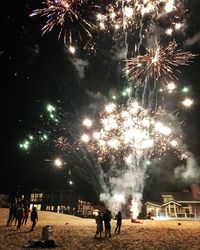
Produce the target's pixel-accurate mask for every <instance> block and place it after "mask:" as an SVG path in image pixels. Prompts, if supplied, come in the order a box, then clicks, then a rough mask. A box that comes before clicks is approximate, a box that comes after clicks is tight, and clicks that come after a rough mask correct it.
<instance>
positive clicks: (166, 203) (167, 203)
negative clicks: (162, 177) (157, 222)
mask: <svg viewBox="0 0 200 250" xmlns="http://www.w3.org/2000/svg"><path fill="white" fill-rule="evenodd" d="M171 203H173V204H176V205H177V206H179V207H181V204H179V203H178V202H177V201H168V202H165V203H163V204H162V207H165V206H167V205H169V204H171Z"/></svg>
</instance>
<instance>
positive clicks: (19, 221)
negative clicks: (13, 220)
mask: <svg viewBox="0 0 200 250" xmlns="http://www.w3.org/2000/svg"><path fill="white" fill-rule="evenodd" d="M23 216H24V209H23V207H22V205H20V206H19V207H18V209H17V229H20V228H21V225H22V219H23Z"/></svg>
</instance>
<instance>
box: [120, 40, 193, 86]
mask: <svg viewBox="0 0 200 250" xmlns="http://www.w3.org/2000/svg"><path fill="white" fill-rule="evenodd" d="M195 56H196V55H195V54H192V53H191V52H189V51H186V52H184V51H182V50H180V49H177V43H176V42H175V41H172V42H170V43H169V44H168V45H167V46H166V47H162V46H161V45H159V44H158V43H156V44H155V46H154V47H153V48H152V49H149V50H148V53H147V54H145V55H143V56H140V55H139V56H136V57H133V58H131V59H129V60H127V64H126V66H125V67H124V72H125V74H126V75H127V74H128V75H129V77H130V79H131V80H132V81H134V83H136V84H141V82H143V81H144V79H145V78H146V77H148V78H152V79H155V80H156V81H158V80H161V79H164V80H165V81H166V82H167V83H168V82H169V80H173V79H177V76H176V73H177V72H179V70H178V67H179V66H182V65H188V64H189V63H190V62H192V60H193V59H194V57H195Z"/></svg>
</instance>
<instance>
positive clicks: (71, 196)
mask: <svg viewBox="0 0 200 250" xmlns="http://www.w3.org/2000/svg"><path fill="white" fill-rule="evenodd" d="M78 199H79V196H78V194H76V193H74V192H73V191H71V190H66V191H63V190H55V191H52V190H47V191H44V190H30V191H25V192H24V201H26V203H28V204H29V205H30V206H31V207H33V206H36V207H37V208H38V210H43V211H45V210H47V211H53V212H63V211H67V212H69V213H72V211H77V209H78Z"/></svg>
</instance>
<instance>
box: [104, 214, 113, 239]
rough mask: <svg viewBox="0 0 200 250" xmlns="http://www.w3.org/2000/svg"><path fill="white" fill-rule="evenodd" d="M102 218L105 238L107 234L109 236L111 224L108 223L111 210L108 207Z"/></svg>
mask: <svg viewBox="0 0 200 250" xmlns="http://www.w3.org/2000/svg"><path fill="white" fill-rule="evenodd" d="M103 220H104V225H105V238H107V235H109V237H111V225H110V221H111V212H110V211H109V210H108V209H106V212H105V213H104V215H103Z"/></svg>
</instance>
